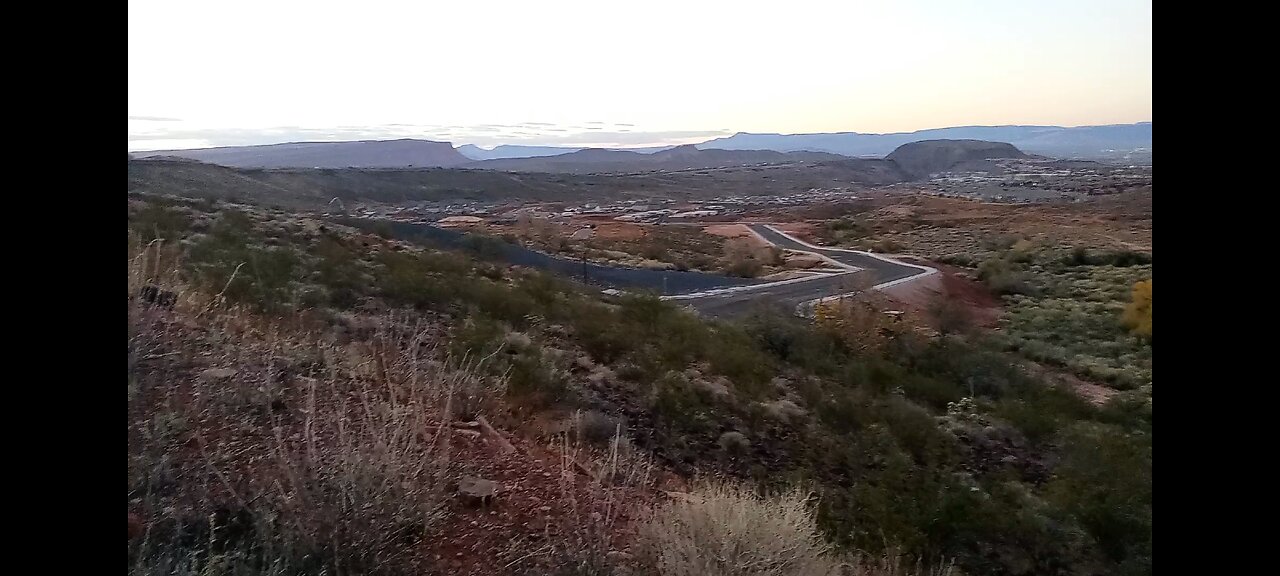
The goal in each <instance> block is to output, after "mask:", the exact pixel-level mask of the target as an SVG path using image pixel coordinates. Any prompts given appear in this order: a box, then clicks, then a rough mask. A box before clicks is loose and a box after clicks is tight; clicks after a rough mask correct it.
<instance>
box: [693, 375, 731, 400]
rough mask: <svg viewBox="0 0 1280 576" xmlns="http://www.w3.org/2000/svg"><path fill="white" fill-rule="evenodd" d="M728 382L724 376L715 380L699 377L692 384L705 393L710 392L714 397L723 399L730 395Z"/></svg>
mask: <svg viewBox="0 0 1280 576" xmlns="http://www.w3.org/2000/svg"><path fill="white" fill-rule="evenodd" d="M728 382H729V381H728V380H727V379H725V378H724V377H718V378H716V379H715V380H714V381H711V380H705V379H702V378H698V379H696V380H694V381H693V382H692V384H693V386H694V388H697V389H698V390H699V391H701V392H702V393H704V394H708V395H710V396H711V397H713V398H719V399H723V398H728V397H729V386H728Z"/></svg>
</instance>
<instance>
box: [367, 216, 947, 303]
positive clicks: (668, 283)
mask: <svg viewBox="0 0 1280 576" xmlns="http://www.w3.org/2000/svg"><path fill="white" fill-rule="evenodd" d="M366 222H367V221H366ZM380 222H385V223H386V224H387V225H388V226H390V227H391V228H392V231H393V232H394V233H395V235H396V236H397V237H400V238H404V239H411V240H414V241H418V242H424V243H427V244H431V245H436V246H439V247H446V248H453V249H464V250H465V249H475V248H476V247H475V245H474V238H472V237H471V236H470V235H468V234H465V233H462V232H459V231H456V230H447V229H444V228H438V227H435V226H431V225H428V224H412V223H406V222H393V221H385V220H383V221H380ZM748 226H750V227H751V229H752V230H754V231H755V232H756V233H758V234H760V236H762V237H763V238H764V239H766V240H768V241H769V242H772V243H773V244H775V245H777V246H779V247H781V248H787V249H791V250H803V251H805V252H816V253H819V254H822V255H824V256H829V257H831V259H833V260H836V261H838V262H843V263H845V264H849V265H851V266H856V267H858V268H862V270H858V271H855V272H845V273H841V274H832V275H829V276H815V277H814V278H813V279H811V280H805V281H803V282H796V283H793V284H784V285H781V286H767V287H764V288H758V289H752V290H744V291H742V292H739V293H735V294H723V295H716V296H705V297H700V298H690V299H685V300H673V301H672V302H673V303H674V304H676V305H681V306H691V307H693V309H694V310H697V311H698V312H699V313H701V314H704V315H707V316H718V317H730V316H742V315H745V314H749V313H750V312H751V311H752V310H754V309H756V308H759V307H762V306H772V307H777V306H781V307H783V308H784V309H785V310H787V311H794V310H795V309H796V306H798V305H799V304H800V303H802V302H807V301H809V300H813V299H815V298H822V297H825V296H833V295H836V294H845V293H848V292H852V291H854V290H856V289H857V288H858V286H859V285H862V286H866V285H867V284H866V280H865V276H866V275H868V274H871V275H873V276H872V279H873V280H874V284H880V283H883V282H891V281H893V280H898V279H901V278H908V277H910V276H915V275H917V274H922V273H923V272H922V271H921V270H919V269H917V268H911V267H909V266H902V265H900V264H894V263H892V262H885V261H883V260H878V259H876V258H871V257H869V256H864V255H862V254H853V253H850V252H841V251H838V250H827V249H822V248H810V247H808V246H805V245H803V244H801V243H799V242H796V241H794V240H792V239H790V238H787V237H786V236H783V235H782V234H779V233H777V232H774V231H773V230H770V229H769V228H766V227H765V226H764V225H762V224H748ZM487 249H489V250H493V251H494V253H493V254H491V257H494V258H497V259H501V260H505V261H507V262H510V263H512V264H517V265H521V266H530V267H534V268H541V269H543V270H548V271H551V272H554V273H557V274H560V275H563V276H570V277H574V278H576V279H579V280H581V279H582V277H583V264H582V262H580V261H575V260H568V259H565V258H557V257H555V256H549V255H546V254H543V253H541V252H534V251H532V250H528V249H526V248H522V247H520V246H516V245H513V244H507V243H505V242H494V243H491V244H489V245H488V247H487ZM586 278H587V282H588V283H589V284H594V285H597V286H604V287H610V288H624V289H632V290H634V289H637V288H639V289H641V290H652V291H653V292H655V293H658V294H664V295H679V294H688V293H692V292H703V291H706V290H714V289H718V288H729V287H734V286H748V285H751V284H764V283H766V281H764V280H759V279H755V278H733V277H729V276H721V275H719V274H707V273H703V272H679V271H675V270H671V271H661V270H644V269H638V268H623V267H618V266H602V265H599V264H590V263H588V264H587V265H586Z"/></svg>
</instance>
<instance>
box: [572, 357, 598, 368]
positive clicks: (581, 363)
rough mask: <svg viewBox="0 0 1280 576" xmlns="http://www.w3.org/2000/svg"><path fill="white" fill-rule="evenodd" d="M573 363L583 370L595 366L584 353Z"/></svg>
mask: <svg viewBox="0 0 1280 576" xmlns="http://www.w3.org/2000/svg"><path fill="white" fill-rule="evenodd" d="M573 363H574V364H575V365H577V366H578V367H579V368H581V369H583V370H591V369H592V368H595V367H596V363H595V362H592V361H591V357H590V356H586V355H583V356H579V357H578V358H577V359H576V360H574V361H573Z"/></svg>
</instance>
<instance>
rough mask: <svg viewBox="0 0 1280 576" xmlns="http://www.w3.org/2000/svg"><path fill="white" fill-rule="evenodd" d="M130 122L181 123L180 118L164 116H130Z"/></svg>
mask: <svg viewBox="0 0 1280 576" xmlns="http://www.w3.org/2000/svg"><path fill="white" fill-rule="evenodd" d="M129 119H130V120H137V121H139V122H181V121H182V119H181V118H168V117H165V116H130V117H129Z"/></svg>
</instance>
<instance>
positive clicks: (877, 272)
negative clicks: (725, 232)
mask: <svg viewBox="0 0 1280 576" xmlns="http://www.w3.org/2000/svg"><path fill="white" fill-rule="evenodd" d="M748 226H749V227H750V228H751V229H752V230H754V231H755V232H756V233H757V234H759V235H760V236H761V237H763V238H764V239H765V240H768V241H769V242H772V243H773V244H774V245H776V246H778V247H780V248H787V249H791V250H803V251H805V252H816V253H818V254H822V255H823V256H828V257H830V258H831V259H832V260H835V261H837V262H842V263H844V264H848V265H850V266H856V267H858V268H862V270H858V271H856V272H846V273H844V274H834V275H831V276H820V277H816V278H814V279H813V280H806V281H804V282H797V283H795V284H785V285H782V286H769V287H765V288H759V289H756V290H745V291H742V292H738V293H734V294H722V295H716V296H705V297H701V298H690V299H687V300H675V301H674V302H675V303H676V304H678V305H684V306H691V307H692V308H693V309H694V310H697V311H698V312H699V313H701V314H704V315H707V316H719V317H729V316H743V315H746V314H749V313H751V312H752V311H753V310H755V309H758V308H759V307H761V306H768V305H774V306H782V307H784V308H785V309H786V310H788V311H794V310H795V309H796V307H797V306H799V305H800V303H802V302H807V301H809V300H813V299H816V298H822V297H826V296H834V295H837V294H846V293H849V292H853V291H855V290H857V288H858V286H859V285H862V286H867V285H875V284H881V283H884V282H892V281H894V280H900V279H903V278H910V277H912V276H915V275H918V274H923V273H924V271H923V270H920V269H918V268H912V267H910V266H903V265H901V264H894V263H893V262H885V261H884V260H879V259H877V258H872V257H870V256H865V255H862V254H854V253H851V252H842V251H839V250H826V249H822V248H810V247H808V246H805V245H804V244H801V243H799V242H796V241H794V240H792V239H790V238H788V237H786V236H783V235H782V234H779V233H777V232H774V231H773V230H770V229H769V228H767V227H765V226H764V225H763V224H748ZM868 274H869V275H871V281H870V283H868V280H866V278H865V277H866V275H868Z"/></svg>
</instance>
